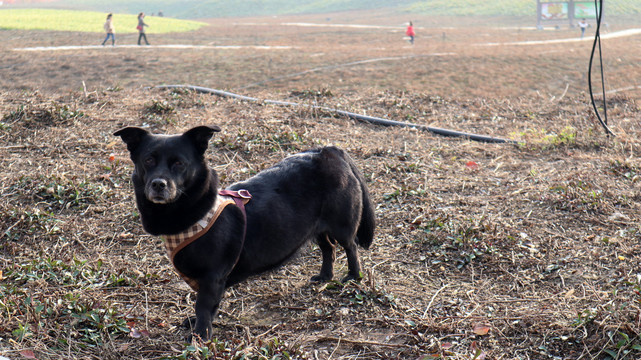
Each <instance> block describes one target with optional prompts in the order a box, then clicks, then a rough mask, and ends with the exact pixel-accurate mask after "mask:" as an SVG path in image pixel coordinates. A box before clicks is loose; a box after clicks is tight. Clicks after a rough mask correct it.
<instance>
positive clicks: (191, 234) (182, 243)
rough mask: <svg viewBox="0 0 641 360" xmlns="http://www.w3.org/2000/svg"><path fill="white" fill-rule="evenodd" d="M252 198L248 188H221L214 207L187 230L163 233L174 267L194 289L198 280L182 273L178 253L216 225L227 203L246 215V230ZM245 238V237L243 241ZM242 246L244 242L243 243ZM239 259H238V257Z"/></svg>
mask: <svg viewBox="0 0 641 360" xmlns="http://www.w3.org/2000/svg"><path fill="white" fill-rule="evenodd" d="M250 199H251V194H250V193H249V191H247V190H238V191H232V190H220V191H219V192H218V195H216V201H214V205H213V206H212V208H211V209H210V210H209V212H207V214H205V216H204V217H203V218H202V219H200V220H198V221H197V222H196V223H195V224H194V225H192V226H191V227H189V228H188V229H187V230H185V231H183V232H181V233H179V234H173V235H162V236H161V239H162V240H163V241H164V243H165V249H166V250H167V255H168V256H169V259H170V260H171V263H172V264H173V265H174V269H175V270H176V272H177V273H178V275H180V277H181V278H182V279H183V280H184V281H185V282H186V283H187V285H189V287H191V288H192V289H193V290H194V291H198V281H196V280H195V279H192V278H190V277H188V276H186V275H185V274H183V273H181V272H180V271H179V270H178V269H177V268H176V264H175V262H174V258H175V257H176V254H178V252H180V250H182V249H184V248H185V247H187V246H188V245H189V244H191V243H193V242H194V241H196V240H198V239H199V238H200V237H201V236H203V235H205V234H206V233H207V231H209V229H210V228H211V227H212V225H214V223H215V222H216V220H217V219H218V217H219V216H220V214H221V213H222V212H223V210H224V209H225V207H227V205H231V204H234V205H236V206H238V207H239V208H240V209H241V210H242V212H243V216H244V217H245V230H246V227H247V220H246V218H247V215H246V213H245V204H247V203H248V202H249V200H250ZM244 241H245V238H244V237H243V242H244ZM241 247H242V244H241ZM236 261H238V259H236Z"/></svg>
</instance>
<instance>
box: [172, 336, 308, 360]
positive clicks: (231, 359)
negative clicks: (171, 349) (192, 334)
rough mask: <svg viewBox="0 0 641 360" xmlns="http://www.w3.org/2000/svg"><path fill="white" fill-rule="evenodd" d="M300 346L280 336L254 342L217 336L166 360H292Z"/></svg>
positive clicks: (187, 347) (196, 343)
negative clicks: (225, 339)
mask: <svg viewBox="0 0 641 360" xmlns="http://www.w3.org/2000/svg"><path fill="white" fill-rule="evenodd" d="M299 353H300V352H299V346H297V345H294V346H290V345H288V344H286V343H285V342H283V341H281V340H279V339H278V338H272V339H269V340H262V339H257V340H256V341H255V342H254V343H245V342H243V341H222V340H219V339H217V338H215V339H212V340H211V341H209V342H206V343H200V342H194V343H192V344H190V345H187V346H186V347H185V349H184V350H183V352H182V353H181V354H180V355H178V356H172V357H166V358H163V359H166V360H194V359H197V360H201V359H202V360H205V359H212V360H214V359H215V360H219V359H220V360H245V359H248V360H290V359H295V358H296V355H298V354H299Z"/></svg>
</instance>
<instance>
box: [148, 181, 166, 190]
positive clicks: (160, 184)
mask: <svg viewBox="0 0 641 360" xmlns="http://www.w3.org/2000/svg"><path fill="white" fill-rule="evenodd" d="M151 188H152V189H154V190H155V191H160V190H165V189H166V188H167V180H165V179H154V180H153V181H152V182H151Z"/></svg>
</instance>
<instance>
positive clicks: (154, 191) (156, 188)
mask: <svg viewBox="0 0 641 360" xmlns="http://www.w3.org/2000/svg"><path fill="white" fill-rule="evenodd" d="M176 194H177V191H176V186H174V185H173V183H171V182H169V181H167V180H164V179H154V180H152V181H149V182H148V183H147V186H145V196H146V197H147V200H149V201H151V202H152V203H155V204H169V203H171V202H174V201H175V200H176Z"/></svg>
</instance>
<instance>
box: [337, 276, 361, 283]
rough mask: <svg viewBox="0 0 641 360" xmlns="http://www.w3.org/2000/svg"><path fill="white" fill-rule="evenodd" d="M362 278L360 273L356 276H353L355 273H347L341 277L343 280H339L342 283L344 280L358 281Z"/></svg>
mask: <svg viewBox="0 0 641 360" xmlns="http://www.w3.org/2000/svg"><path fill="white" fill-rule="evenodd" d="M362 279H363V277H362V276H361V275H360V274H359V275H358V276H355V275H352V274H347V276H345V277H344V278H343V280H341V282H342V283H343V284H344V283H346V282H350V281H355V282H360V281H361V280H362Z"/></svg>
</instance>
